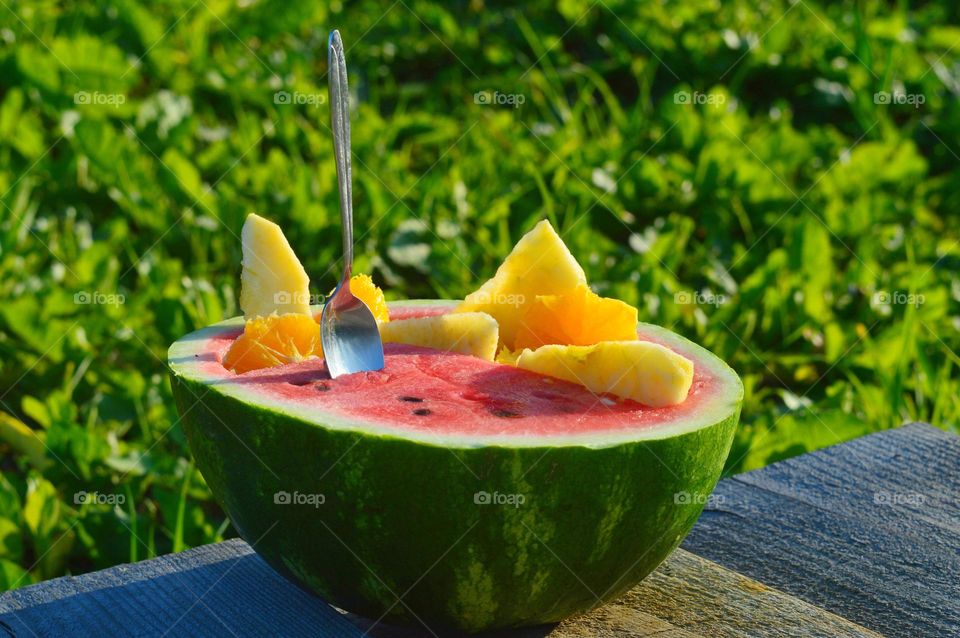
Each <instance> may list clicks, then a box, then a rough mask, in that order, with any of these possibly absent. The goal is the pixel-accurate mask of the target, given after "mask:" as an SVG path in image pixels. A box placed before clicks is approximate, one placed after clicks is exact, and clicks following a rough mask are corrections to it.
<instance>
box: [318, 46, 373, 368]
mask: <svg viewBox="0 0 960 638" xmlns="http://www.w3.org/2000/svg"><path fill="white" fill-rule="evenodd" d="M327 55H328V58H327V59H328V61H329V71H328V74H329V76H330V114H331V115H330V120H331V125H332V126H331V128H332V129H333V151H334V155H335V156H336V162H337V183H338V185H339V187H340V221H341V224H342V226H343V276H342V277H341V278H340V283H339V284H338V285H337V289H336V290H335V291H334V292H333V295H332V296H331V297H330V299H328V300H327V303H326V304H325V305H324V306H323V314H322V315H321V316H320V342H321V343H322V344H323V356H324V358H325V359H326V362H327V370H329V371H330V376H331V377H333V378H337V377H339V376H340V375H343V374H350V373H351V372H363V371H366V370H382V369H383V342H382V341H381V340H380V330H379V329H378V328H377V320H376V319H374V317H373V313H372V312H370V309H369V308H367V306H366V305H364V303H363V302H362V301H360V300H359V299H357V298H356V297H354V296H353V294H352V293H351V292H350V275H351V271H352V270H353V186H352V184H351V173H350V92H349V91H348V90H347V65H346V61H345V60H344V55H343V42H342V41H341V40H340V32H339V31H336V30H334V31H333V32H332V33H331V34H330V39H329V40H328V42H327Z"/></svg>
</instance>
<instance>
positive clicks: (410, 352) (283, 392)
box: [197, 306, 725, 439]
mask: <svg viewBox="0 0 960 638" xmlns="http://www.w3.org/2000/svg"><path fill="white" fill-rule="evenodd" d="M449 310H450V308H449V307H443V306H407V307H403V306H401V307H397V306H394V307H392V308H391V311H390V316H391V319H406V318H411V317H419V316H427V315H436V314H442V313H445V312H449ZM241 332H242V328H236V329H233V330H229V331H224V332H222V333H220V334H218V335H215V336H214V337H213V338H211V339H209V340H208V341H207V342H206V343H205V345H204V348H203V350H202V351H201V352H200V353H198V355H197V356H198V358H199V360H200V361H198V363H200V362H202V363H200V371H201V372H202V373H203V374H204V375H207V376H210V377H228V378H230V381H231V382H232V383H235V384H243V385H244V386H245V390H248V391H250V390H252V391H253V394H254V395H257V396H258V397H260V398H261V399H268V400H272V402H276V403H279V404H285V403H288V402H289V403H292V404H297V405H299V406H301V407H303V408H305V409H310V408H316V409H317V410H318V411H322V412H324V413H328V414H329V413H333V414H338V415H342V416H343V417H345V418H347V419H350V420H354V419H357V420H363V421H373V422H376V423H378V424H379V425H381V426H384V427H387V428H396V429H399V430H403V431H409V432H419V433H422V434H427V435H430V434H436V435H440V436H443V435H452V436H466V437H470V438H480V439H482V438H483V437H485V436H494V437H496V436H502V435H509V436H511V438H512V437H516V436H520V437H523V436H530V437H542V436H548V437H549V436H551V435H552V436H560V437H564V436H570V435H578V434H585V433H588V432H589V433H594V434H598V433H599V434H602V433H610V434H615V433H623V434H626V433H627V432H630V433H633V434H638V433H639V432H638V431H639V430H643V429H648V428H657V427H660V426H664V425H667V424H670V423H674V422H678V421H684V420H685V419H689V418H692V417H693V416H694V415H697V414H698V413H702V412H703V411H704V409H705V408H709V404H711V403H713V402H714V400H715V399H718V398H720V397H719V396H718V395H720V394H721V393H722V391H723V390H724V388H725V385H724V383H723V381H722V379H721V378H720V377H719V375H718V373H717V372H716V371H715V370H714V369H712V368H711V366H710V365H706V364H704V362H703V361H699V360H698V356H697V353H695V352H690V351H683V350H681V349H679V348H677V347H675V344H671V343H668V342H667V341H665V340H664V339H662V338H659V337H658V336H657V335H656V334H654V332H653V329H652V328H649V329H645V327H644V326H642V325H641V327H640V328H639V329H638V333H637V334H638V337H639V338H640V339H642V340H646V341H652V342H654V343H659V344H661V345H664V346H666V347H669V348H672V349H674V350H675V351H677V352H679V354H681V355H683V356H685V357H687V358H689V359H691V360H692V361H693V363H694V379H693V385H692V387H691V389H690V392H689V395H688V396H687V399H686V400H685V401H684V402H683V403H681V404H679V405H674V406H666V407H660V408H651V407H648V406H644V405H641V404H639V403H636V402H634V401H630V400H625V399H619V398H616V397H612V396H598V395H596V394H594V393H593V392H591V391H590V390H587V389H586V388H584V387H582V386H580V385H576V384H573V383H569V382H567V381H563V380H560V379H553V378H549V377H545V376H543V375H539V374H536V373H533V372H529V371H526V370H521V369H518V368H514V367H513V366H508V365H502V364H498V363H491V362H488V361H484V360H482V359H478V358H475V357H470V356H466V355H462V354H454V353H447V352H441V351H437V350H431V349H427V348H420V347H415V346H407V345H401V344H386V346H385V348H384V351H385V361H386V366H385V368H384V369H383V370H382V371H378V372H366V373H359V374H353V375H347V376H345V377H341V378H339V379H337V380H332V379H331V378H330V375H329V374H328V372H327V369H326V366H325V364H324V362H323V360H320V359H316V360H311V361H305V362H302V363H298V364H290V365H284V366H278V367H274V368H264V369H261V370H254V371H251V372H247V373H244V374H242V375H235V374H234V373H233V372H230V371H228V370H226V369H225V368H224V367H223V366H222V365H221V361H222V360H223V357H224V355H225V353H226V351H227V350H228V349H229V347H230V345H231V344H232V343H233V341H234V339H236V338H237V337H238V336H239V335H240V333H241ZM707 411H710V410H707ZM493 417H497V418H493Z"/></svg>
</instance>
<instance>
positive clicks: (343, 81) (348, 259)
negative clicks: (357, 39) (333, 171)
mask: <svg viewBox="0 0 960 638" xmlns="http://www.w3.org/2000/svg"><path fill="white" fill-rule="evenodd" d="M327 63H328V67H329V68H328V75H329V77H330V124H331V128H332V130H333V154H334V157H335V159H336V163H337V183H338V186H339V187H340V222H341V225H342V227H343V267H344V275H343V279H342V280H341V281H348V280H349V279H350V274H351V271H352V270H353V184H352V182H353V179H352V175H351V168H350V90H349V89H348V88H347V64H346V60H345V59H344V55H343V41H342V40H341V39H340V31H338V30H334V31H333V32H331V33H330V39H329V40H328V42H327Z"/></svg>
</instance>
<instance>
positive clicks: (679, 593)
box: [351, 549, 879, 638]
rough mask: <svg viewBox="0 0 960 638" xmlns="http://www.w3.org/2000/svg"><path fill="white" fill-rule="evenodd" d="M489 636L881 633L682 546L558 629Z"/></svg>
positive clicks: (410, 637) (376, 636)
mask: <svg viewBox="0 0 960 638" xmlns="http://www.w3.org/2000/svg"><path fill="white" fill-rule="evenodd" d="M351 620H352V621H353V622H354V623H356V625H357V626H358V627H360V628H361V629H364V630H365V631H367V632H368V634H367V635H369V636H372V637H373V638H429V637H430V636H431V634H430V632H429V631H426V630H422V631H412V630H408V629H401V628H397V627H386V626H383V625H377V626H372V625H371V623H370V622H369V621H366V620H364V619H362V618H357V617H351ZM488 636H489V638H493V637H494V636H496V637H497V638H581V637H582V638H587V637H590V638H622V637H623V636H636V637H637V638H641V637H644V636H658V637H659V638H694V637H698V636H710V637H711V638H780V637H783V638H788V637H805V638H878V637H879V634H877V633H874V632H872V631H870V630H868V629H865V628H863V627H860V626H858V625H855V624H854V623H851V622H850V621H848V620H844V619H843V618H840V617H839V616H835V615H834V614H831V613H829V612H827V611H824V610H822V609H820V608H818V607H814V606H813V605H811V604H809V603H806V602H804V601H802V600H800V599H798V598H794V597H793V596H789V595H787V594H784V593H782V592H780V591H777V590H774V589H771V588H769V587H766V586H765V585H762V584H760V583H758V582H756V581H755V580H751V579H749V578H746V577H744V576H741V575H740V574H737V573H736V572H732V571H730V570H728V569H725V568H723V567H720V566H719V565H717V564H716V563H712V562H710V561H708V560H705V559H703V558H700V557H699V556H695V555H694V554H691V553H690V552H687V551H685V550H683V549H678V550H677V551H675V552H674V553H673V554H672V555H671V556H670V557H669V558H668V559H667V560H666V561H665V562H664V563H663V565H661V566H660V567H659V568H658V569H657V571H655V572H654V573H653V574H651V575H650V576H648V577H647V578H646V579H645V580H644V581H643V582H642V583H641V584H640V585H638V586H637V587H635V588H633V589H632V590H630V591H629V592H627V594H626V595H625V596H623V597H622V598H620V599H619V600H617V601H616V602H614V603H611V604H609V605H604V606H603V607H601V608H599V609H596V610H594V611H592V612H591V613H589V614H586V615H583V616H579V617H576V618H571V619H568V620H566V621H564V622H562V623H560V624H559V625H557V626H555V627H538V628H533V629H526V630H518V631H511V632H497V633H495V634H489V635H488Z"/></svg>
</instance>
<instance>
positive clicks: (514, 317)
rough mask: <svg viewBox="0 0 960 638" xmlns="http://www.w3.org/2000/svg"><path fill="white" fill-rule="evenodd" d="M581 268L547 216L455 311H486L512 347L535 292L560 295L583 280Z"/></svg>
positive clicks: (503, 338) (504, 341)
mask: <svg viewBox="0 0 960 638" xmlns="http://www.w3.org/2000/svg"><path fill="white" fill-rule="evenodd" d="M586 282H587V277H586V275H585V274H584V272H583V268H581V267H580V264H578V263H577V260H576V259H574V258H573V255H571V254H570V250H569V249H568V248H567V247H566V246H565V245H564V243H563V240H562V239H560V236H559V235H557V232H556V231H555V230H554V229H553V226H551V225H550V222H548V221H547V220H543V221H541V222H540V223H539V224H537V225H536V226H534V228H533V230H531V231H530V232H529V233H527V234H526V235H524V236H523V237H522V238H521V239H520V241H518V242H517V245H516V246H514V247H513V250H512V251H511V252H510V254H509V255H508V256H507V258H506V259H505V260H504V261H503V263H502V264H500V267H499V268H498V269H497V272H496V275H494V277H493V278H492V279H490V280H488V281H487V282H486V283H485V284H483V285H482V286H481V287H480V288H479V289H478V290H476V291H474V292H472V293H470V294H469V295H467V297H466V298H465V299H464V300H463V303H462V304H460V305H459V306H458V307H457V312H485V313H487V314H489V315H490V316H492V317H493V318H494V319H496V320H497V323H498V324H499V326H500V341H501V343H502V344H503V345H504V346H505V347H507V348H511V349H512V348H514V347H515V346H514V340H515V339H516V336H517V332H518V330H519V329H520V325H521V323H520V321H521V317H522V315H523V311H524V310H525V308H526V307H527V306H528V305H529V304H531V303H533V301H534V299H535V298H536V297H537V295H559V294H563V293H568V292H571V291H573V290H574V289H575V288H576V287H577V286H578V285H580V284H586Z"/></svg>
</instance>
